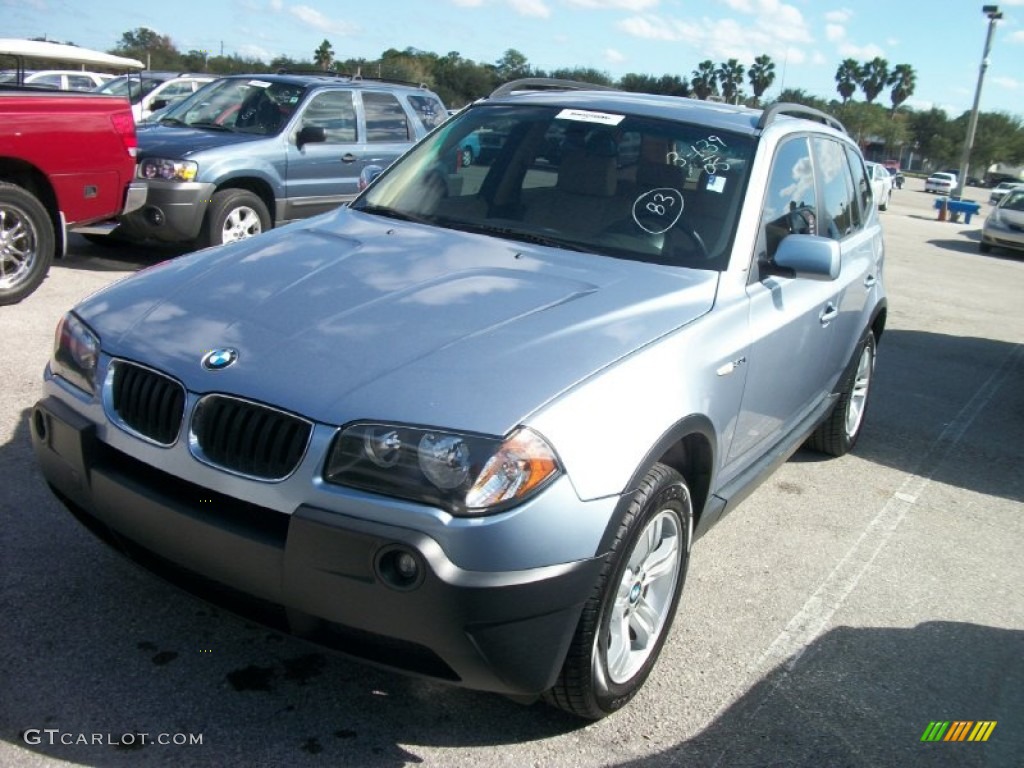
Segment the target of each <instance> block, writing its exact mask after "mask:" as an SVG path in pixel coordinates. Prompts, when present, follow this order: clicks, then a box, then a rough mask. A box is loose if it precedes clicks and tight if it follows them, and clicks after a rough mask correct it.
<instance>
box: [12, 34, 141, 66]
mask: <svg viewBox="0 0 1024 768" xmlns="http://www.w3.org/2000/svg"><path fill="white" fill-rule="evenodd" d="M0 54H8V55H10V56H19V57H22V58H26V59H59V60H61V61H66V62H69V63H71V64H94V65H98V66H101V67H116V68H118V69H145V68H146V65H145V64H143V63H142V62H141V61H139V60H138V59H127V58H125V57H123V56H113V55H111V54H109V53H103V52H102V51H92V50H90V49H88V48H79V47H78V46H77V45H62V44H60V43H47V42H41V41H39V40H17V39H14V38H0Z"/></svg>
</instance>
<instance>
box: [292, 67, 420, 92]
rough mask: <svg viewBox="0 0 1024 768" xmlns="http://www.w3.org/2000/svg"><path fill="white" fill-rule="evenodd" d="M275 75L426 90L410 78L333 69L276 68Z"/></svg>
mask: <svg viewBox="0 0 1024 768" xmlns="http://www.w3.org/2000/svg"><path fill="white" fill-rule="evenodd" d="M274 74H277V75H319V76H320V77H336V78H338V79H339V80H349V81H351V82H354V83H359V82H362V81H364V80H366V81H369V82H372V83H390V84H392V85H408V86H409V87H410V88H423V89H424V90H427V84H426V83H414V82H412V81H411V80H395V79H393V78H390V77H366V76H365V75H362V74H361V73H359V72H356V73H355V74H354V75H353V74H351V73H350V72H337V71H335V70H333V69H278V70H275V73H274Z"/></svg>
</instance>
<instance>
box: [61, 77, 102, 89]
mask: <svg viewBox="0 0 1024 768" xmlns="http://www.w3.org/2000/svg"><path fill="white" fill-rule="evenodd" d="M95 87H96V84H95V83H94V82H93V81H92V78H91V77H86V76H85V75H68V88H70V89H71V90H72V91H91V90H92V89H93V88H95Z"/></svg>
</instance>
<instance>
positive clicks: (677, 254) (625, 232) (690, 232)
mask: <svg viewBox="0 0 1024 768" xmlns="http://www.w3.org/2000/svg"><path fill="white" fill-rule="evenodd" d="M675 234H681V235H685V236H686V238H687V240H689V241H690V243H692V244H693V246H695V247H692V248H685V249H682V248H676V247H673V246H672V245H671V243H670V239H671V238H672V236H673V235H675ZM606 236H607V237H611V238H616V237H623V238H625V237H628V238H629V240H630V241H631V242H632V244H635V243H636V241H638V240H640V241H646V242H647V243H648V244H649V245H650V246H651V250H652V252H653V253H656V254H658V255H661V256H665V257H668V258H670V259H671V261H672V262H674V263H683V262H685V261H690V260H691V259H686V258H684V257H683V254H686V253H693V252H694V251H696V253H697V255H698V257H699V259H700V260H702V261H706V260H709V259H710V258H711V255H710V254H709V253H708V249H707V247H706V246H705V245H704V240H703V238H701V236H700V235H699V234H698V233H697V230H696V229H694V228H693V227H692V226H690V224H688V223H686V222H684V221H683V220H682V219H680V220H678V221H676V223H675V224H674V225H673V226H672V227H670V228H669V229H667V230H665V231H664V232H658V233H654V232H650V231H649V230H646V229H644V228H643V227H641V226H640V225H639V224H637V223H636V221H634V220H633V219H632V218H628V219H620V220H619V221H616V222H615V223H614V224H612V225H610V226H608V227H606V228H605V229H603V230H601V233H600V237H602V238H603V237H606Z"/></svg>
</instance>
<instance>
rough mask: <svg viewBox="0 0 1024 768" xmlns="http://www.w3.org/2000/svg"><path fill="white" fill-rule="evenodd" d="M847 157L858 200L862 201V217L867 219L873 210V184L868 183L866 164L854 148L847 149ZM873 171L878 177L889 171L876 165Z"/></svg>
mask: <svg viewBox="0 0 1024 768" xmlns="http://www.w3.org/2000/svg"><path fill="white" fill-rule="evenodd" d="M846 156H847V158H849V160H850V170H851V171H852V172H853V185H854V187H855V188H856V190H857V198H858V199H859V200H860V210H861V216H862V217H863V218H865V219H866V218H867V214H868V211H870V210H871V203H872V196H873V192H872V190H871V182H870V181H868V177H867V174H866V173H865V172H864V163H863V162H862V161H861V157H860V155H859V154H858V153H857V151H856V150H855V149H854V148H853V147H846ZM873 170H874V171H875V172H876V175H879V176H880V175H882V174H885V175H888V171H886V170H885V169H884V168H882V166H880V165H876V166H875V167H874V168H873Z"/></svg>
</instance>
